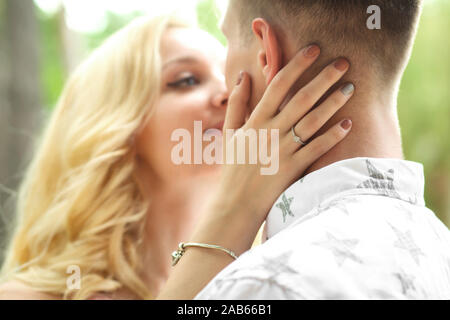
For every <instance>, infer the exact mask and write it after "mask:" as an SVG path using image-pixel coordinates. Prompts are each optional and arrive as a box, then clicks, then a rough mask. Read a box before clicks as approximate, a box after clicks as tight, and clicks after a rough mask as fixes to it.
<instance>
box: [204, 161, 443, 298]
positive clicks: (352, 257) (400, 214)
mask: <svg viewBox="0 0 450 320" xmlns="http://www.w3.org/2000/svg"><path fill="white" fill-rule="evenodd" d="M266 234H267V236H266V237H267V241H265V242H264V243H263V244H262V245H260V246H257V247H255V248H253V249H252V250H249V251H247V252H246V253H244V254H243V255H242V256H241V257H239V259H238V260H236V261H235V262H234V263H232V264H230V265H229V266H228V267H227V268H225V269H224V270H223V271H222V272H220V273H219V274H218V275H217V276H216V277H215V278H214V279H213V281H211V282H210V283H209V284H208V285H207V286H206V287H205V288H204V289H203V290H202V292H200V293H199V295H198V296H197V297H196V299H225V300H227V299H237V300H241V299H262V300H265V299H450V232H449V229H448V228H447V227H446V226H445V225H444V224H443V223H442V222H441V221H440V220H439V219H438V218H437V217H436V216H435V214H434V213H433V212H432V211H431V210H429V209H428V208H426V207H425V201H424V175H423V166H422V165H421V164H419V163H415V162H410V161H404V160H397V159H373V158H355V159H349V160H344V161H340V162H336V163H334V164H332V165H330V166H328V167H325V168H322V169H320V170H318V171H315V172H313V173H311V174H309V175H307V176H305V177H304V178H303V179H302V180H299V181H297V182H296V183H295V184H293V185H292V186H291V187H290V188H288V189H287V190H286V191H285V192H284V193H283V195H282V196H281V197H280V198H279V199H278V201H277V202H276V203H275V205H274V207H273V208H272V209H271V211H270V213H269V215H268V218H267V221H266Z"/></svg>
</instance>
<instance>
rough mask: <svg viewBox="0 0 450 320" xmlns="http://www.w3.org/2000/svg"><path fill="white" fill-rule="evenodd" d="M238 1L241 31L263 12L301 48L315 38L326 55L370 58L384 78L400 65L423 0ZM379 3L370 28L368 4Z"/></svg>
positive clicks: (248, 28) (394, 73)
mask: <svg viewBox="0 0 450 320" xmlns="http://www.w3.org/2000/svg"><path fill="white" fill-rule="evenodd" d="M232 1H233V2H235V3H236V4H237V5H238V6H239V7H238V8H239V10H238V11H239V13H238V16H239V20H240V23H241V27H242V29H241V32H242V33H243V34H244V35H247V39H248V37H249V36H251V32H252V31H251V22H252V20H253V19H255V18H258V17H261V18H264V19H266V20H267V21H268V22H269V23H270V24H271V25H273V26H274V27H275V28H279V29H280V30H283V31H285V32H287V33H288V34H287V35H288V36H291V37H293V38H294V39H298V45H299V48H298V49H300V47H303V46H306V45H308V44H310V43H317V44H319V45H320V46H321V47H322V49H323V51H326V52H327V53H328V54H329V55H330V56H331V55H338V56H341V55H342V56H347V57H350V58H351V59H352V60H353V61H354V60H355V59H357V60H359V61H358V62H359V63H368V64H369V63H374V64H375V68H374V70H379V73H380V76H381V79H382V80H392V78H393V77H395V76H397V75H398V74H399V73H400V72H402V71H403V70H404V67H405V66H406V62H407V60H408V59H407V58H408V57H409V53H410V50H411V47H412V42H413V39H414V36H415V32H416V29H417V24H418V23H417V22H418V17H419V14H420V8H421V6H420V5H421V2H422V0H232ZM372 5H376V6H378V7H379V8H380V13H381V29H373V30H371V29H369V28H368V27H367V20H368V19H369V17H370V16H371V14H370V13H368V12H367V11H368V8H369V7H370V6H372Z"/></svg>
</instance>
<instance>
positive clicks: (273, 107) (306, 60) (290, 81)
mask: <svg viewBox="0 0 450 320" xmlns="http://www.w3.org/2000/svg"><path fill="white" fill-rule="evenodd" d="M319 54H320V48H319V47H318V46H317V45H311V46H309V47H307V48H304V49H303V50H301V51H300V52H299V53H297V55H296V56H295V57H294V58H293V59H292V60H291V61H290V62H289V63H288V64H287V65H286V66H285V67H284V68H283V69H282V70H281V71H280V72H278V74H277V75H276V76H275V77H274V78H273V80H272V82H271V83H270V84H269V86H268V87H267V89H266V91H265V93H264V96H263V97H262V99H261V101H260V103H259V104H258V106H257V107H256V109H255V111H254V113H255V114H258V115H259V116H262V117H263V118H270V117H273V116H274V115H275V114H276V113H277V112H278V109H279V107H280V105H281V103H282V102H283V101H284V99H285V98H286V95H287V93H288V92H289V90H290V89H291V87H292V86H293V85H294V83H295V82H296V81H297V80H298V78H299V77H300V76H301V75H302V74H303V73H304V72H305V71H306V70H307V69H308V68H309V67H310V66H311V65H312V64H313V63H314V61H316V59H317V57H318V56H319Z"/></svg>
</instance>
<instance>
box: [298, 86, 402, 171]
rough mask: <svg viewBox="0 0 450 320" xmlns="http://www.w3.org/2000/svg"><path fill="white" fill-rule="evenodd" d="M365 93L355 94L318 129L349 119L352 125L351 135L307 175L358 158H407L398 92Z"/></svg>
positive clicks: (312, 167) (323, 130)
mask: <svg viewBox="0 0 450 320" xmlns="http://www.w3.org/2000/svg"><path fill="white" fill-rule="evenodd" d="M367 96H368V95H365V94H364V92H362V93H361V92H360V93H359V95H356V94H355V97H354V99H352V100H350V101H349V102H348V103H347V105H345V106H344V107H343V108H342V109H341V110H340V111H339V112H338V113H337V114H336V115H335V116H334V117H333V119H332V120H331V121H330V122H329V123H328V124H327V125H326V126H325V127H324V128H322V129H321V130H320V131H319V133H318V134H319V135H320V134H323V133H324V132H325V131H326V130H328V129H329V128H330V127H331V126H332V125H333V124H335V123H338V122H339V121H341V120H343V119H350V120H352V122H353V127H352V130H351V132H350V133H349V135H348V136H347V137H346V138H345V139H344V140H343V141H341V142H340V143H339V144H338V145H336V146H335V147H334V148H333V149H331V150H330V151H329V152H328V153H326V154H325V155H323V156H322V157H321V158H319V159H318V160H317V161H316V162H315V163H314V164H313V165H312V166H310V167H309V168H308V170H307V171H306V172H305V174H304V175H307V174H309V173H311V172H314V171H316V170H319V169H321V168H323V167H326V166H328V165H330V164H332V163H334V162H338V161H341V160H345V159H351V158H357V157H371V158H396V159H404V156H403V151H402V142H401V133H400V127H399V123H398V116H397V108H396V98H395V96H396V94H385V95H383V94H381V95H378V96H375V95H374V94H373V92H371V98H368V97H367Z"/></svg>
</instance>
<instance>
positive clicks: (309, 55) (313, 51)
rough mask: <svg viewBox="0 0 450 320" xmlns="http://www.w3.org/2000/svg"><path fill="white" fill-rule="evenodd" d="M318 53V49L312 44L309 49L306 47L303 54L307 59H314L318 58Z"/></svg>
mask: <svg viewBox="0 0 450 320" xmlns="http://www.w3.org/2000/svg"><path fill="white" fill-rule="evenodd" d="M319 53H320V48H319V47H318V46H317V45H315V44H313V45H310V46H309V47H307V48H306V49H305V51H304V53H303V54H304V55H305V57H307V58H314V57H316V56H318V55H319Z"/></svg>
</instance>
